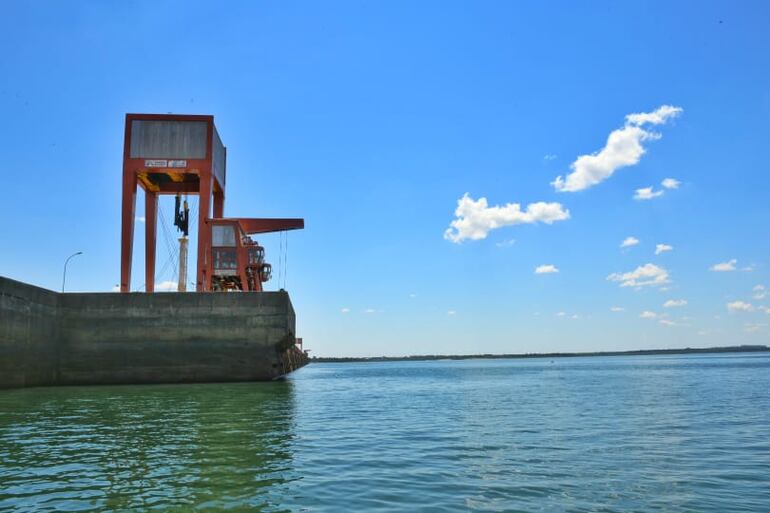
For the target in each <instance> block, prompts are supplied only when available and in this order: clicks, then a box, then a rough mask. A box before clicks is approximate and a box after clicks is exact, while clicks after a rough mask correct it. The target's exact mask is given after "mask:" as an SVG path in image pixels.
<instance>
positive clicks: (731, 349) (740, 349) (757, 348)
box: [310, 345, 770, 363]
mask: <svg viewBox="0 0 770 513" xmlns="http://www.w3.org/2000/svg"><path fill="white" fill-rule="evenodd" d="M768 351H770V347H768V346H765V345H741V346H726V347H705V348H690V347H686V348H684V349H637V350H634V351H594V352H586V353H513V354H464V355H416V356H370V357H336V356H314V357H312V358H311V359H310V361H311V362H318V363H349V362H400V361H429V360H472V359H488V360H498V359H500V360H502V359H510V358H578V357H584V356H647V355H667V354H698V353H762V352H768Z"/></svg>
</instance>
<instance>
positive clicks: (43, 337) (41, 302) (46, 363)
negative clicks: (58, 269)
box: [0, 276, 59, 388]
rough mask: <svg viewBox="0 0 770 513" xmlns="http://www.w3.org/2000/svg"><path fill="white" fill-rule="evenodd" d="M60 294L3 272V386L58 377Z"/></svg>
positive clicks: (0, 348) (0, 323) (0, 372)
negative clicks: (15, 279) (10, 276)
mask: <svg viewBox="0 0 770 513" xmlns="http://www.w3.org/2000/svg"><path fill="white" fill-rule="evenodd" d="M58 296H59V294H57V293H55V292H51V291H49V290H45V289H41V288H38V287H32V286H30V285H26V284H24V283H20V282H18V281H13V280H9V279H6V278H3V277H1V276H0V388H7V387H23V386H30V385H34V384H37V383H49V382H52V381H55V380H56V371H57V364H56V362H57V360H58V344H57V334H58V317H57V315H56V313H57V305H58Z"/></svg>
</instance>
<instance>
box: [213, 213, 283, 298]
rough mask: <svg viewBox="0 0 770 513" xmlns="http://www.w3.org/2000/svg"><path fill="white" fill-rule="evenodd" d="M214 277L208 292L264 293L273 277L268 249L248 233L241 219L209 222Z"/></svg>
mask: <svg viewBox="0 0 770 513" xmlns="http://www.w3.org/2000/svg"><path fill="white" fill-rule="evenodd" d="M208 222H209V225H210V227H211V251H210V254H209V255H208V256H209V258H210V260H209V262H211V266H210V269H211V277H210V283H209V287H208V290H212V291H240V292H260V291H262V283H264V282H266V281H268V280H269V279H270V278H271V275H272V267H271V266H270V264H268V263H267V262H265V248H263V247H262V246H260V245H259V244H257V243H256V242H255V241H254V240H252V238H251V237H250V236H249V235H248V234H247V233H246V231H245V230H244V228H243V226H242V225H241V223H240V222H239V220H238V219H209V221H208Z"/></svg>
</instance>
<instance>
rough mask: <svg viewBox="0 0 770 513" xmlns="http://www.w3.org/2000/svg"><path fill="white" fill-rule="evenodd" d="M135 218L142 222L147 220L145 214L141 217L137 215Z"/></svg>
mask: <svg viewBox="0 0 770 513" xmlns="http://www.w3.org/2000/svg"><path fill="white" fill-rule="evenodd" d="M134 219H136V220H137V221H139V222H140V223H143V222H145V221H146V219H145V218H144V217H143V216H142V217H140V216H136V217H135V218H134Z"/></svg>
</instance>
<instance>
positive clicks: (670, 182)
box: [660, 178, 682, 189]
mask: <svg viewBox="0 0 770 513" xmlns="http://www.w3.org/2000/svg"><path fill="white" fill-rule="evenodd" d="M681 183H682V182H680V181H679V180H676V179H674V178H664V179H663V181H662V182H660V185H662V186H663V187H665V188H666V189H678V188H679V185H680V184H681Z"/></svg>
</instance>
